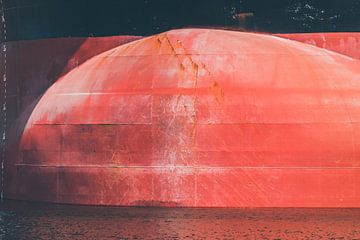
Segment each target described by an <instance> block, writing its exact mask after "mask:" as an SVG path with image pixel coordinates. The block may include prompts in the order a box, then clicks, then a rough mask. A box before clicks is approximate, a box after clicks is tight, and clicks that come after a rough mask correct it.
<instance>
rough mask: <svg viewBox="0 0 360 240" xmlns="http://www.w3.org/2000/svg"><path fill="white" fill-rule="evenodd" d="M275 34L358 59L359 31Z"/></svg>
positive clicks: (359, 49)
mask: <svg viewBox="0 0 360 240" xmlns="http://www.w3.org/2000/svg"><path fill="white" fill-rule="evenodd" d="M276 36H279V37H283V38H287V39H291V40H295V41H299V42H304V43H307V44H311V45H314V46H317V47H320V48H325V49H328V50H331V51H334V52H338V53H341V54H343V55H346V56H349V57H352V58H356V59H360V33H358V32H348V33H346V32H344V33H291V34H276Z"/></svg>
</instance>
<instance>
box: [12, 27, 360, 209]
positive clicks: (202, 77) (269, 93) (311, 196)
mask: <svg viewBox="0 0 360 240" xmlns="http://www.w3.org/2000/svg"><path fill="white" fill-rule="evenodd" d="M359 78H360V63H359V61H358V60H357V59H355V58H351V57H349V56H345V55H342V54H339V53H336V52H332V51H329V50H325V49H320V48H317V47H314V46H310V45H307V44H304V43H300V42H296V41H291V40H286V39H282V38H279V37H276V36H271V35H266V34H255V33H241V32H232V31H222V30H207V29H184V30H173V31H169V32H166V33H162V34H158V35H155V36H151V37H147V38H143V39H140V40H137V41H134V42H131V43H128V44H125V45H121V46H119V47H115V48H113V49H111V50H109V51H106V52H104V53H101V54H99V55H97V56H95V57H93V58H91V59H89V60H88V61H86V62H85V63H83V64H82V65H80V66H78V67H77V68H75V69H74V70H73V71H71V72H69V73H67V74H66V75H64V76H63V77H62V78H60V79H59V80H58V81H57V82H56V83H55V84H53V85H52V86H51V87H50V88H49V89H48V90H47V91H46V93H45V94H44V95H43V96H42V98H41V99H40V100H39V102H38V103H37V104H36V106H35V108H34V110H33V111H32V113H31V116H30V117H29V119H28V121H27V124H26V126H25V129H24V132H23V134H22V137H21V141H20V145H19V151H18V154H16V157H15V158H14V159H15V161H14V168H12V169H13V170H12V171H11V173H10V177H9V184H10V186H12V187H11V188H9V189H8V192H7V193H6V194H7V196H8V197H9V198H15V199H25V200H37V201H49V202H58V203H76V204H100V205H128V206H133V205H141V206H149V205H151V206H153V205H155V206H197V207H359V206H360V191H359V190H358V188H357V185H356V184H357V181H358V180H360V162H359V160H358V159H359V156H360V150H359V149H360V148H359V146H360V140H359V139H360V123H359V120H360V110H359V109H360V108H359V103H360V99H359V96H360V95H359V91H360V81H358V80H359Z"/></svg>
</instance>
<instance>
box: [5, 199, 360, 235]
mask: <svg viewBox="0 0 360 240" xmlns="http://www.w3.org/2000/svg"><path fill="white" fill-rule="evenodd" d="M0 208H1V211H0V239H9V240H16V239H31V240H33V239H61V240H66V239H79V240H92V239H360V209H299V208H260V209H231V208H213V209H210V208H154V207H150V208H140V207H131V208H122V207H119V208H114V207H94V206H70V205H55V204H43V203H26V202H16V201H5V202H3V203H2V204H1V205H0Z"/></svg>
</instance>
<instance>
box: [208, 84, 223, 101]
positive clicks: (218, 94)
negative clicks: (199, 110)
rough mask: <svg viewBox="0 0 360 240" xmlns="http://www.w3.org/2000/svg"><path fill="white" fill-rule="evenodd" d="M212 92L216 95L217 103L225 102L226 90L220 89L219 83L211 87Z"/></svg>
mask: <svg viewBox="0 0 360 240" xmlns="http://www.w3.org/2000/svg"><path fill="white" fill-rule="evenodd" d="M210 91H211V92H212V93H213V94H214V97H215V100H216V102H218V103H221V102H223V101H224V97H225V94H224V90H223V89H222V88H221V87H220V85H219V83H218V82H216V81H214V82H213V84H212V85H211V86H210Z"/></svg>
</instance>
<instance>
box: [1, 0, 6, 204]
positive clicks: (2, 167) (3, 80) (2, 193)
mask: <svg viewBox="0 0 360 240" xmlns="http://www.w3.org/2000/svg"><path fill="white" fill-rule="evenodd" d="M0 5H1V23H2V30H3V32H2V33H3V34H2V35H3V41H2V52H3V54H4V67H3V70H4V73H3V79H2V85H3V94H4V97H3V106H2V113H3V119H2V120H3V121H2V122H3V126H2V127H3V131H2V146H1V193H0V200H1V201H3V199H4V162H5V157H6V129H7V76H6V73H7V48H6V41H7V31H6V22H5V11H4V0H0Z"/></svg>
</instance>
